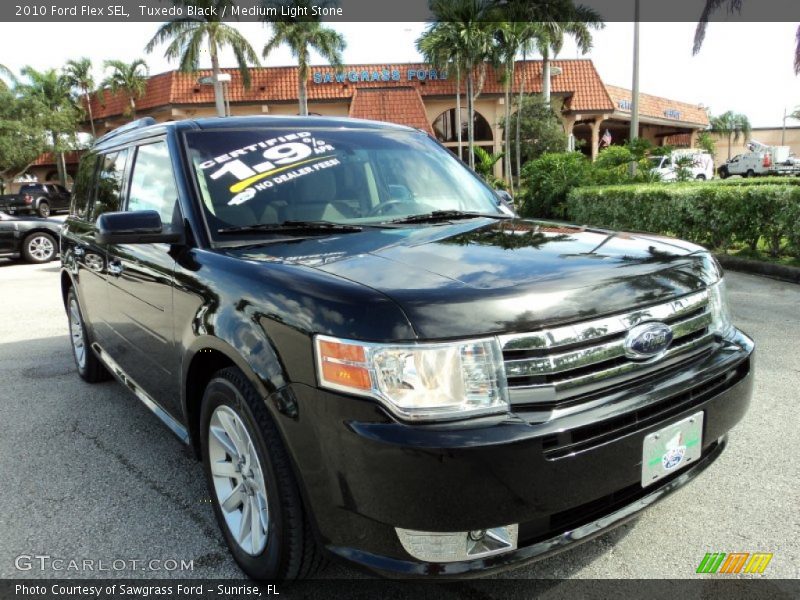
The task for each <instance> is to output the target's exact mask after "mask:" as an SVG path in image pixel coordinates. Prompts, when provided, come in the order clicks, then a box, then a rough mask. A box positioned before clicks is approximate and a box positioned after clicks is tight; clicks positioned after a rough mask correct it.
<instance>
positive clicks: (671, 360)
mask: <svg viewBox="0 0 800 600" xmlns="http://www.w3.org/2000/svg"><path fill="white" fill-rule="evenodd" d="M647 321H660V322H662V323H666V324H667V325H669V327H670V328H671V329H672V336H673V339H672V342H671V343H670V345H669V347H668V348H667V350H666V352H664V353H663V354H662V355H661V356H659V357H657V358H655V359H649V360H635V359H632V358H629V357H628V356H626V353H625V336H626V335H627V333H628V331H629V330H630V329H631V328H632V327H634V326H636V325H638V324H640V323H644V322H647ZM711 321H712V315H711V312H710V307H709V297H708V292H707V291H706V290H702V291H700V292H695V293H692V294H689V295H687V296H683V297H681V298H678V299H676V300H672V301H670V302H666V303H663V304H657V305H654V306H650V307H648V308H643V309H637V310H634V311H630V312H627V313H622V314H618V315H612V316H608V317H603V318H599V319H593V320H587V321H583V322H580V323H575V324H572V325H564V326H559V327H554V328H550V329H545V330H541V331H536V332H531V333H519V334H510V335H504V336H501V337H500V344H501V347H502V349H503V360H504V362H505V370H506V376H507V378H508V390H509V398H510V401H511V408H512V410H516V409H524V410H526V411H552V410H554V409H558V408H562V407H565V406H571V405H574V404H576V403H581V402H584V401H587V400H589V399H594V398H597V396H598V394H601V393H603V392H608V391H610V390H611V389H617V388H619V387H621V386H624V385H625V384H626V383H627V382H630V381H631V380H634V379H641V378H643V377H649V376H651V375H654V374H659V373H662V372H664V371H668V370H671V369H674V368H679V367H681V366H683V365H685V364H686V363H687V362H691V361H693V360H695V359H697V358H699V355H701V354H702V355H704V354H706V353H707V352H708V351H709V348H710V346H711V345H712V343H713V339H714V336H713V334H712V333H711V332H710V330H709V326H710V325H711Z"/></svg>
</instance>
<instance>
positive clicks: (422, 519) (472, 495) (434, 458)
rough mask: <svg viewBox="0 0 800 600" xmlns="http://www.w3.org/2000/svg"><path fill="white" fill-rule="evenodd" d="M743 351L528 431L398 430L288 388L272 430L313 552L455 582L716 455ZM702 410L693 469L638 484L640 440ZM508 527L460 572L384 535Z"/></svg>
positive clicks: (584, 528) (581, 530) (592, 528)
mask: <svg viewBox="0 0 800 600" xmlns="http://www.w3.org/2000/svg"><path fill="white" fill-rule="evenodd" d="M752 353H753V343H752V341H751V340H749V339H748V338H747V337H746V336H744V335H743V334H740V333H738V332H737V333H736V335H735V339H733V340H731V341H730V342H728V343H726V344H721V345H720V346H719V347H718V348H717V349H716V350H715V351H714V352H713V353H711V354H710V355H708V356H707V357H705V358H703V359H701V360H699V361H698V362H696V363H695V364H692V365H689V366H687V367H686V368H685V369H682V370H681V371H680V372H679V373H671V374H668V375H666V376H664V377H663V378H661V379H658V378H657V379H653V380H648V381H647V382H642V383H641V384H640V385H638V386H636V387H634V388H630V389H628V390H626V391H625V393H624V394H617V395H616V396H615V397H614V399H613V401H610V402H609V403H608V404H603V405H600V406H594V407H593V408H591V409H587V410H585V411H583V412H580V411H578V412H572V413H571V414H570V415H569V416H565V417H563V418H559V417H556V418H554V419H553V420H551V421H548V422H547V423H541V424H535V423H529V422H527V421H526V420H525V418H524V414H513V415H507V416H505V417H503V418H500V419H494V420H491V419H486V420H482V421H480V422H473V423H470V424H469V425H465V424H463V423H462V424H460V425H458V424H449V425H437V426H433V425H430V426H420V425H413V426H410V425H404V424H401V423H397V422H396V421H394V420H392V419H391V418H389V417H388V416H387V415H386V414H385V413H384V412H383V411H382V410H381V409H380V407H378V406H377V405H376V404H374V403H372V402H370V401H367V400H358V399H354V398H351V397H346V396H342V395H339V394H334V393H329V392H325V391H322V390H319V389H316V388H312V387H308V386H302V385H293V386H291V388H289V390H288V391H287V392H286V393H287V394H288V396H289V397H288V398H283V399H282V400H281V401H282V402H284V403H290V404H291V405H293V406H294V407H295V409H296V411H295V412H294V417H293V418H292V419H288V420H281V421H282V429H283V433H284V435H285V436H286V439H287V442H288V444H287V445H288V447H289V449H290V452H291V453H292V455H293V458H294V461H295V463H296V465H297V473H298V478H299V479H300V481H301V488H302V490H303V493H304V496H305V501H306V503H307V505H308V506H309V508H310V509H311V513H312V514H313V517H314V520H315V522H316V525H317V529H318V534H319V538H320V541H321V542H322V544H323V545H324V546H325V547H326V548H327V549H328V550H329V551H330V552H331V553H332V554H334V555H336V556H339V557H342V558H345V559H347V560H349V561H351V562H354V563H356V564H358V565H361V566H362V567H365V568H367V569H369V570H372V571H375V572H377V573H380V574H382V575H386V576H412V577H420V576H433V575H437V576H442V575H444V576H465V575H481V574H485V573H487V572H491V571H496V570H502V569H506V568H509V567H513V566H517V565H519V564H522V563H524V562H527V561H530V560H534V559H536V558H540V557H542V556H545V555H547V554H551V553H553V552H557V551H560V550H563V549H565V548H567V547H569V546H570V545H571V544H574V543H578V542H582V541H585V540H587V539H589V538H591V537H593V536H595V535H598V534H601V533H603V532H605V531H607V530H609V529H611V528H613V527H615V526H617V525H619V524H621V523H623V522H625V521H626V520H628V519H630V518H632V517H634V516H635V515H636V514H637V513H638V512H640V511H641V510H643V509H644V508H646V507H647V506H649V505H650V504H652V503H653V502H656V501H658V500H660V499H661V498H663V497H664V496H665V495H667V494H668V493H670V492H672V491H674V490H676V489H677V488H679V487H681V486H683V485H684V484H686V483H687V482H688V481H690V480H691V479H693V478H694V477H696V476H697V475H698V474H699V473H700V472H702V471H703V470H704V469H705V468H706V467H708V465H710V464H711V463H712V462H713V461H714V460H715V459H716V458H717V457H718V456H719V455H720V454H721V452H722V450H723V449H724V447H725V441H726V437H725V436H726V434H727V432H728V431H729V430H730V429H731V428H732V427H733V426H734V425H735V424H736V423H737V422H738V421H739V420H740V419H741V418H742V416H743V415H744V414H745V412H746V410H747V407H748V405H749V402H750V397H751V394H752V374H751V373H752V368H751V367H752V358H753V357H752ZM698 411H703V413H704V423H703V438H702V439H703V450H702V454H701V458H700V460H698V461H697V462H696V463H694V464H693V465H692V466H690V467H688V468H684V469H682V470H680V471H678V472H676V473H675V474H673V475H671V476H669V477H668V478H665V479H663V480H661V481H660V482H659V483H658V484H656V485H653V486H652V487H650V486H648V487H647V488H642V487H641V483H640V481H641V471H642V444H643V439H644V437H645V436H646V435H647V434H648V433H650V432H652V431H655V430H657V429H659V428H661V427H663V426H664V425H666V424H669V423H672V422H676V421H679V420H681V419H683V418H684V417H686V416H689V415H691V414H694V413H696V412H698ZM509 524H519V539H518V548H517V549H516V550H513V551H509V552H507V553H504V554H497V555H493V556H488V557H485V558H481V559H474V560H466V561H461V562H437V563H432V562H425V561H420V560H418V559H416V558H414V557H412V556H411V555H410V554H409V553H408V552H407V551H406V550H405V549H404V547H403V546H402V544H401V543H400V540H399V538H398V536H397V533H396V529H395V528H398V527H399V528H403V529H410V530H417V531H429V532H455V531H471V530H478V529H489V528H493V527H500V526H504V525H509Z"/></svg>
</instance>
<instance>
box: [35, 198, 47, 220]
mask: <svg viewBox="0 0 800 600" xmlns="http://www.w3.org/2000/svg"><path fill="white" fill-rule="evenodd" d="M36 212H38V213H39V216H40V217H49V216H50V205H49V204H48V203H47V202H45V201H44V200H42V201H41V202H39V208H37V209H36Z"/></svg>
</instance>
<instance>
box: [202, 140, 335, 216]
mask: <svg viewBox="0 0 800 600" xmlns="http://www.w3.org/2000/svg"><path fill="white" fill-rule="evenodd" d="M335 150H336V148H334V147H333V146H332V145H330V144H328V143H327V142H325V141H324V140H319V139H316V138H315V137H314V136H312V135H311V132H309V131H299V132H296V133H288V134H285V135H281V136H277V137H274V138H269V139H266V140H263V141H259V142H256V143H254V144H249V145H247V146H243V147H241V148H237V149H235V150H230V151H228V152H226V153H225V154H221V155H219V156H217V157H215V158H213V159H211V160H207V161H205V162H202V163H200V165H199V166H200V169H202V170H203V172H204V175H207V176H208V177H210V178H211V179H212V180H217V179H220V178H222V177H229V178H230V177H232V178H233V179H234V180H235V181H234V182H233V183H232V184H231V185H230V187H229V190H230V192H231V194H234V196H233V197H232V198H231V199H230V200H229V201H228V203H227V204H228V205H229V206H238V205H240V204H244V203H245V202H247V201H248V200H251V199H252V198H253V197H254V196H255V195H256V193H257V192H259V191H261V190H264V189H268V188H271V187H273V186H274V185H276V184H278V185H279V184H281V183H284V182H286V181H290V180H292V179H295V178H297V177H302V176H304V175H308V174H309V173H314V172H316V171H319V170H320V169H326V168H328V167H333V166H336V165H338V164H340V163H339V160H338V159H335V158H331V157H330V153H331V152H333V151H335ZM262 159H263V160H262ZM215 167H216V169H215V170H214V171H211V172H210V173H209V172H208V171H210V170H211V169H214V168H215ZM254 184H255V185H254ZM251 186H252V187H251Z"/></svg>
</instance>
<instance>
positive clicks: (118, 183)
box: [89, 148, 128, 221]
mask: <svg viewBox="0 0 800 600" xmlns="http://www.w3.org/2000/svg"><path fill="white" fill-rule="evenodd" d="M127 158H128V149H127V148H125V149H124V150H119V151H118V152H109V153H108V154H101V155H100V166H99V170H98V172H97V184H96V190H95V196H94V204H93V206H92V209H91V211H90V215H89V219H90V220H92V221H96V220H97V217H99V216H100V215H102V214H103V213H106V212H115V211H118V210H120V198H121V197H122V184H123V181H124V175H125V162H126V160H127Z"/></svg>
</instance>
